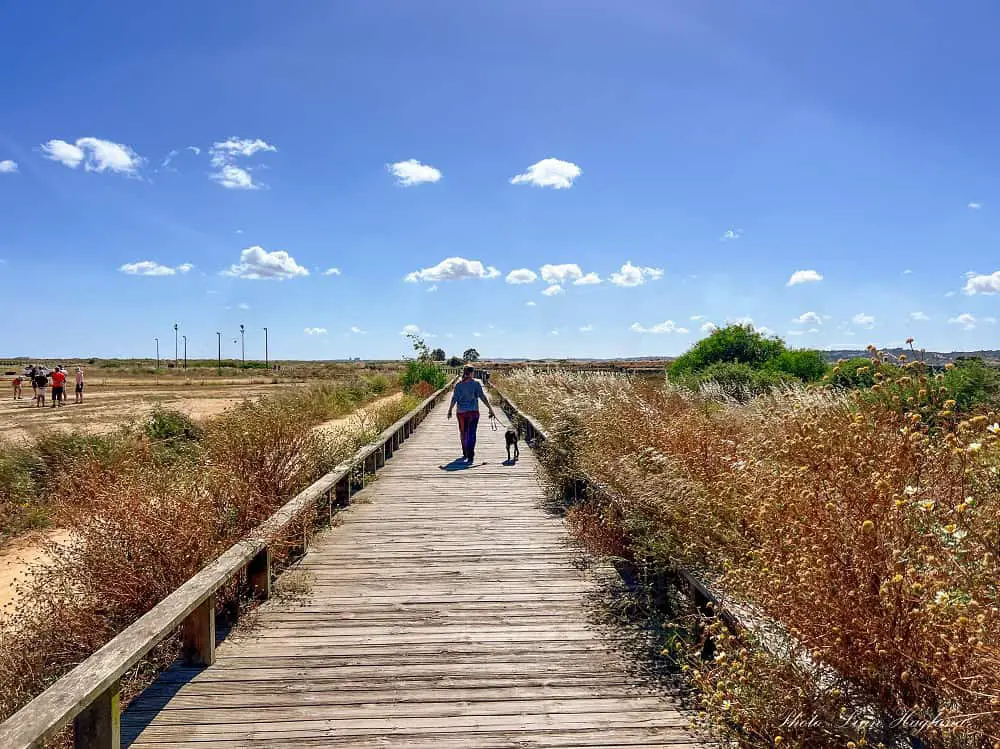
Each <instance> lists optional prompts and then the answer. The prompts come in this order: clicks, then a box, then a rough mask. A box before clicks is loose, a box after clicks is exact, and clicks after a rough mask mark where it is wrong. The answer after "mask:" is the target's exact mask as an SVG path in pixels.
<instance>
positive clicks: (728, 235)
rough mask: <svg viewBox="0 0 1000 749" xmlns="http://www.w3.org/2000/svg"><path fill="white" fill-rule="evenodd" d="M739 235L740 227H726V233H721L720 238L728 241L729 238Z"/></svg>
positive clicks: (740, 232) (740, 234) (736, 237)
mask: <svg viewBox="0 0 1000 749" xmlns="http://www.w3.org/2000/svg"><path fill="white" fill-rule="evenodd" d="M741 236H743V230H742V229H727V230H726V233H725V234H723V235H722V237H720V239H722V241H723V242H728V241H729V240H731V239H739V238H740V237H741Z"/></svg>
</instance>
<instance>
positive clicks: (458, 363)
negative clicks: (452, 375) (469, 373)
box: [448, 356, 463, 367]
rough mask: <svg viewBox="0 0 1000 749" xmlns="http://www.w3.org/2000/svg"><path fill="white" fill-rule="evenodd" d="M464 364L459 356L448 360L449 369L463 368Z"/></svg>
mask: <svg viewBox="0 0 1000 749" xmlns="http://www.w3.org/2000/svg"><path fill="white" fill-rule="evenodd" d="M462 364H463V362H462V360H461V359H459V358H458V357H457V356H453V357H451V358H450V359H449V360H448V366H449V367H461V366H462Z"/></svg>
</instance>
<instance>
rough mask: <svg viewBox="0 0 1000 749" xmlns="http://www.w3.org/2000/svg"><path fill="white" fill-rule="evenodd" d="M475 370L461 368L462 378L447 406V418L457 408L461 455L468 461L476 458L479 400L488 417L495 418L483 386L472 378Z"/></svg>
mask: <svg viewBox="0 0 1000 749" xmlns="http://www.w3.org/2000/svg"><path fill="white" fill-rule="evenodd" d="M474 371H475V370H474V369H473V368H472V367H465V369H463V370H462V380H461V382H459V383H458V384H457V385H455V391H454V392H453V393H452V396H451V405H450V406H448V418H449V419H450V418H451V413H452V411H453V410H454V409H456V408H457V410H458V434H459V438H460V439H461V440H462V457H463V458H464V459H465V460H466V461H467V462H469V463H472V462H473V461H475V459H476V429H477V428H478V427H479V401H482V402H483V403H485V404H486V408H488V409H489V412H490V418H491V419H492V418H496V414H495V413H493V406H491V405H490V402H489V400H488V399H487V398H486V393H485V392H483V386H482V385H481V384H480V383H479V381H478V380H475V379H473V377H472V374H473V372H474Z"/></svg>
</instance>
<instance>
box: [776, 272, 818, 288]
mask: <svg viewBox="0 0 1000 749" xmlns="http://www.w3.org/2000/svg"><path fill="white" fill-rule="evenodd" d="M822 280H823V276H822V275H820V274H819V273H817V272H816V271H814V270H797V271H795V272H794V273H793V274H792V277H791V278H789V279H788V283H787V284H785V285H786V286H797V285H798V284H800V283H815V282H817V281H822Z"/></svg>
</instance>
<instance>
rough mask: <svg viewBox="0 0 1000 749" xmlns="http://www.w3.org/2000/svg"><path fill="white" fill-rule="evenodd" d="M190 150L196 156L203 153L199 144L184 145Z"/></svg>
mask: <svg viewBox="0 0 1000 749" xmlns="http://www.w3.org/2000/svg"><path fill="white" fill-rule="evenodd" d="M184 147H185V148H186V149H187V150H188V151H191V152H192V153H193V154H194V155H195V156H198V155H199V154H200V153H201V149H200V148H198V146H184Z"/></svg>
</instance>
